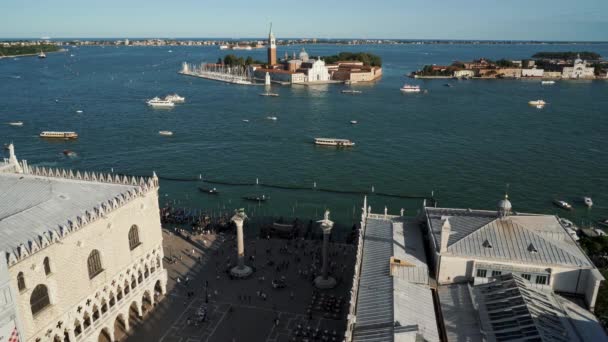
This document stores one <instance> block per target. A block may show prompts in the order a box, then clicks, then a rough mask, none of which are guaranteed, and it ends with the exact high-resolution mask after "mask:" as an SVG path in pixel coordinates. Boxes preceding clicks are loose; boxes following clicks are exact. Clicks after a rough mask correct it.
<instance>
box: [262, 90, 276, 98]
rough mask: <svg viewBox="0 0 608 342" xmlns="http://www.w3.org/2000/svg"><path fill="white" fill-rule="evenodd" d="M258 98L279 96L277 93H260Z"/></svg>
mask: <svg viewBox="0 0 608 342" xmlns="http://www.w3.org/2000/svg"><path fill="white" fill-rule="evenodd" d="M260 96H270V97H279V94H277V93H271V92H268V91H267V92H265V93H260Z"/></svg>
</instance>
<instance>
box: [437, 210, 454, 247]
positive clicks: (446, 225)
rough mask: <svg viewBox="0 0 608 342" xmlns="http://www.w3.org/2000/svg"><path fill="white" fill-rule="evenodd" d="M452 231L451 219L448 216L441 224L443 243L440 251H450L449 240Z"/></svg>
mask: <svg viewBox="0 0 608 342" xmlns="http://www.w3.org/2000/svg"><path fill="white" fill-rule="evenodd" d="M451 231H452V226H451V225H450V220H449V219H448V218H447V217H446V219H445V221H443V225H442V226H441V245H440V248H439V252H440V253H445V252H447V251H448V240H449V239H450V232H451Z"/></svg>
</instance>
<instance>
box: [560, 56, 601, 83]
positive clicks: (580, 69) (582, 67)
mask: <svg viewBox="0 0 608 342" xmlns="http://www.w3.org/2000/svg"><path fill="white" fill-rule="evenodd" d="M562 78H566V79H594V78H595V68H594V67H592V66H591V67H590V66H587V62H586V61H584V60H582V59H581V58H580V56H579V57H577V58H576V59H575V60H574V65H573V66H571V67H564V69H563V70H562Z"/></svg>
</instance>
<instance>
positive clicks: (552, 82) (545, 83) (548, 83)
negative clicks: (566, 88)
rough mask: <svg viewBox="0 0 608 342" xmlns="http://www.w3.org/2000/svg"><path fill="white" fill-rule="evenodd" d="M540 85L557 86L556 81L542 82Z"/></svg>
mask: <svg viewBox="0 0 608 342" xmlns="http://www.w3.org/2000/svg"><path fill="white" fill-rule="evenodd" d="M540 84H542V85H551V84H555V81H540Z"/></svg>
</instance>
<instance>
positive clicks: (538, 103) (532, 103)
mask: <svg viewBox="0 0 608 342" xmlns="http://www.w3.org/2000/svg"><path fill="white" fill-rule="evenodd" d="M528 104H529V105H530V106H534V107H538V106H544V105H546V104H547V102H545V101H543V100H533V101H528Z"/></svg>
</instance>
